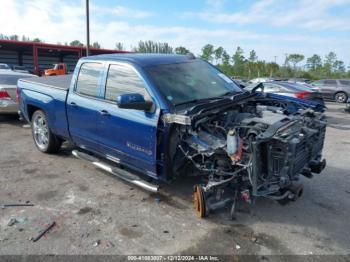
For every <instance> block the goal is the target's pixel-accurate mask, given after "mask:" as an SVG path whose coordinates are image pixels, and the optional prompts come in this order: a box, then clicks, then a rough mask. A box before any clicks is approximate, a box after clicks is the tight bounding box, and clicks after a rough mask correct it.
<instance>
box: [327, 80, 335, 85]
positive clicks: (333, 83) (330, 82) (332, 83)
mask: <svg viewBox="0 0 350 262" xmlns="http://www.w3.org/2000/svg"><path fill="white" fill-rule="evenodd" d="M324 84H325V85H337V81H335V80H324Z"/></svg>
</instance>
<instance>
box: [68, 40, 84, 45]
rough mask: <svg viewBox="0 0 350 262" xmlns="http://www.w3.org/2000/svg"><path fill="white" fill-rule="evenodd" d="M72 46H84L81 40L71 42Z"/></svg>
mask: <svg viewBox="0 0 350 262" xmlns="http://www.w3.org/2000/svg"><path fill="white" fill-rule="evenodd" d="M69 45H70V46H84V44H83V43H81V42H80V41H79V40H74V41H72V42H70V43H69Z"/></svg>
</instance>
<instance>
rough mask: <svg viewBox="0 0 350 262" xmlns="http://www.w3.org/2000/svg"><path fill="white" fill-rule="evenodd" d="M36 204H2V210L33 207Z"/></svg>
mask: <svg viewBox="0 0 350 262" xmlns="http://www.w3.org/2000/svg"><path fill="white" fill-rule="evenodd" d="M32 206H34V204H30V203H25V204H0V207H1V208H7V207H32Z"/></svg>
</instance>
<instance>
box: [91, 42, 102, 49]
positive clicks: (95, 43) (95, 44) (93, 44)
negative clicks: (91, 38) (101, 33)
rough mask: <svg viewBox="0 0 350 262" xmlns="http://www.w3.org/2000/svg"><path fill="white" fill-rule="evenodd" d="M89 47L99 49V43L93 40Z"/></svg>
mask: <svg viewBox="0 0 350 262" xmlns="http://www.w3.org/2000/svg"><path fill="white" fill-rule="evenodd" d="M91 47H93V48H98V49H100V48H101V45H100V44H99V43H98V42H93V43H92V45H91Z"/></svg>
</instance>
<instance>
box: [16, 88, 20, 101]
mask: <svg viewBox="0 0 350 262" xmlns="http://www.w3.org/2000/svg"><path fill="white" fill-rule="evenodd" d="M20 99H21V96H20V91H19V88H18V87H17V88H16V102H17V104H19V102H20Z"/></svg>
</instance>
